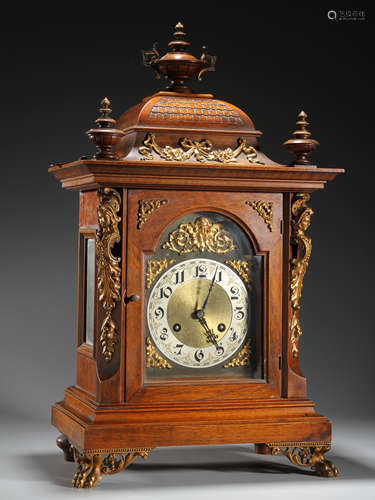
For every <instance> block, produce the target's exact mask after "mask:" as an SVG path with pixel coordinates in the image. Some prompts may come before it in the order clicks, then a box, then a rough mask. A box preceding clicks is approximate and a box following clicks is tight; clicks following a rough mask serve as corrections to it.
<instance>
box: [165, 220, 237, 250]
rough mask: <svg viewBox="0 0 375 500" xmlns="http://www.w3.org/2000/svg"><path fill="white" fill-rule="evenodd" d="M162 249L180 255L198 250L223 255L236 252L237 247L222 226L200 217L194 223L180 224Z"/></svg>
mask: <svg viewBox="0 0 375 500" xmlns="http://www.w3.org/2000/svg"><path fill="white" fill-rule="evenodd" d="M162 248H167V249H168V250H172V251H173V252H177V253H178V254H180V255H181V254H185V253H190V252H196V251H198V250H199V251H200V252H213V253H219V254H223V253H227V252H230V251H231V250H234V249H235V248H236V246H235V244H234V241H233V238H232V237H231V235H230V234H229V233H228V232H227V231H225V229H224V227H223V226H222V225H221V224H218V223H217V224H214V223H212V222H211V221H210V219H208V218H207V217H198V218H197V219H196V220H195V221H194V223H191V222H188V223H186V224H180V225H179V226H178V228H177V229H175V230H174V231H173V232H172V233H171V234H170V235H169V238H168V241H166V242H165V243H164V244H163V246H162Z"/></svg>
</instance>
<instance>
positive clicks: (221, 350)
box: [216, 345, 224, 356]
mask: <svg viewBox="0 0 375 500" xmlns="http://www.w3.org/2000/svg"><path fill="white" fill-rule="evenodd" d="M216 354H217V355H218V356H221V355H222V354H224V347H223V346H221V345H218V346H217V347H216Z"/></svg>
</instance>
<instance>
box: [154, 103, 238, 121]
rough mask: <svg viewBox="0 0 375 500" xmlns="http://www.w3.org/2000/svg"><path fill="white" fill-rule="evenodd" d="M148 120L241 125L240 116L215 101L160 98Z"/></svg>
mask: <svg viewBox="0 0 375 500" xmlns="http://www.w3.org/2000/svg"><path fill="white" fill-rule="evenodd" d="M149 119H150V120H157V121H167V120H168V121H178V122H181V121H184V122H209V123H225V124H231V125H243V124H244V122H243V120H242V119H241V117H240V115H239V114H238V113H237V112H236V111H235V110H234V109H233V108H232V107H231V106H228V105H227V104H225V103H223V102H220V101H217V100H215V99H199V98H193V99H192V98H188V99H187V98H181V97H161V98H160V99H158V100H157V101H156V103H155V104H154V105H153V107H152V108H151V111H150V115H149Z"/></svg>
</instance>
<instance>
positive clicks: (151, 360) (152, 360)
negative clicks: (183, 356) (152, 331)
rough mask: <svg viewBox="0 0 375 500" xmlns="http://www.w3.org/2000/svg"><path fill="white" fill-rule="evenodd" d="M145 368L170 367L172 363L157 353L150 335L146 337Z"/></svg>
mask: <svg viewBox="0 0 375 500" xmlns="http://www.w3.org/2000/svg"><path fill="white" fill-rule="evenodd" d="M146 368H168V369H169V368H172V365H171V364H170V363H168V361H167V360H166V359H164V358H163V356H161V355H160V354H159V353H158V351H157V350H156V348H155V347H154V345H153V343H152V341H151V339H150V337H147V339H146Z"/></svg>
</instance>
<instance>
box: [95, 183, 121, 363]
mask: <svg viewBox="0 0 375 500" xmlns="http://www.w3.org/2000/svg"><path fill="white" fill-rule="evenodd" d="M120 206H121V196H120V194H119V193H118V192H117V191H116V190H114V189H111V188H104V189H103V190H102V191H99V205H98V224H99V229H98V231H97V233H96V265H97V282H98V292H99V301H100V302H101V303H102V306H103V309H104V312H105V318H104V321H103V323H102V326H101V336H100V343H101V346H102V354H103V356H104V359H105V360H106V361H110V360H111V359H112V356H113V353H114V352H115V346H116V343H117V342H118V334H117V332H116V325H115V323H114V321H113V319H112V311H113V309H114V308H115V307H116V303H117V302H119V301H120V298H121V267H120V261H121V258H120V257H115V256H114V255H112V248H113V245H114V244H115V243H119V242H120V240H121V236H120V231H119V228H118V224H119V222H120V221H121V217H119V216H118V215H117V213H118V212H119V211H120Z"/></svg>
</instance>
